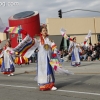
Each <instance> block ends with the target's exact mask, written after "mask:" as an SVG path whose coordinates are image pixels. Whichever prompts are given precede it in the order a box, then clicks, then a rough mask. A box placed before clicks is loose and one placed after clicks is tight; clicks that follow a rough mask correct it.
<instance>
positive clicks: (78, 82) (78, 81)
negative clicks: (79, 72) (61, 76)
mask: <svg viewBox="0 0 100 100" xmlns="http://www.w3.org/2000/svg"><path fill="white" fill-rule="evenodd" d="M94 76H95V75H92V76H85V77H83V78H82V77H80V78H74V79H72V80H71V81H68V82H67V81H66V82H65V81H64V82H61V83H56V86H57V88H58V89H59V88H62V87H65V86H68V85H72V84H73V85H83V84H85V81H87V80H89V79H91V78H92V77H94Z"/></svg>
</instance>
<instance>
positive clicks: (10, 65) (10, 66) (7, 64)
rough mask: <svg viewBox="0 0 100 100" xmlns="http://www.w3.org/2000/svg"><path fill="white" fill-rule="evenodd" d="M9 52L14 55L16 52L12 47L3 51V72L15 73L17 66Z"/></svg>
mask: <svg viewBox="0 0 100 100" xmlns="http://www.w3.org/2000/svg"><path fill="white" fill-rule="evenodd" d="M7 50H9V51H10V53H14V51H13V50H12V48H10V47H7V48H6V50H4V51H3V62H2V66H1V72H14V71H15V65H14V62H13V60H12V57H11V54H9V53H7Z"/></svg>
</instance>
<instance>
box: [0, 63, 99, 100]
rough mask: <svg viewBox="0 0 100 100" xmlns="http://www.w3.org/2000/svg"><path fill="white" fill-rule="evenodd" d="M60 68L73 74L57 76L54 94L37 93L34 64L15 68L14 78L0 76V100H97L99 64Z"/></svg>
mask: <svg viewBox="0 0 100 100" xmlns="http://www.w3.org/2000/svg"><path fill="white" fill-rule="evenodd" d="M63 66H64V68H65V69H68V70H69V71H72V72H74V75H69V76H67V75H65V74H63V75H62V74H59V73H56V74H55V78H56V83H55V85H56V87H57V88H58V90H57V91H39V88H38V85H37V82H36V81H34V78H35V76H36V63H33V64H30V65H22V67H21V66H16V72H15V76H10V77H8V76H7V75H3V74H2V73H0V100H100V61H95V62H82V65H81V66H80V67H72V66H70V62H64V64H63Z"/></svg>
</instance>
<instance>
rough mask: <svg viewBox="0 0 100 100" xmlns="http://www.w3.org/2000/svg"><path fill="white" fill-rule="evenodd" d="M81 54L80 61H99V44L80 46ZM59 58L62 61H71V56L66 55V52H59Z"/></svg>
mask: <svg viewBox="0 0 100 100" xmlns="http://www.w3.org/2000/svg"><path fill="white" fill-rule="evenodd" d="M81 49H82V53H81V55H80V59H81V61H95V60H100V42H99V43H97V44H94V45H92V44H91V43H89V45H88V46H87V47H86V46H82V47H81ZM60 55H61V56H60V57H61V58H62V59H64V61H69V60H71V54H69V53H68V50H61V51H60Z"/></svg>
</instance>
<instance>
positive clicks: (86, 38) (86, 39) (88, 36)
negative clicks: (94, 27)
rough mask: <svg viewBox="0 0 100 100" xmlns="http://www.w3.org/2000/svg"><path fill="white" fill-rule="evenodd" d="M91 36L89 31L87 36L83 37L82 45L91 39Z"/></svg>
mask: <svg viewBox="0 0 100 100" xmlns="http://www.w3.org/2000/svg"><path fill="white" fill-rule="evenodd" d="M91 34H92V32H91V30H89V32H88V34H87V35H86V37H85V40H84V44H86V42H87V41H88V39H89V38H90V37H91Z"/></svg>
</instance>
